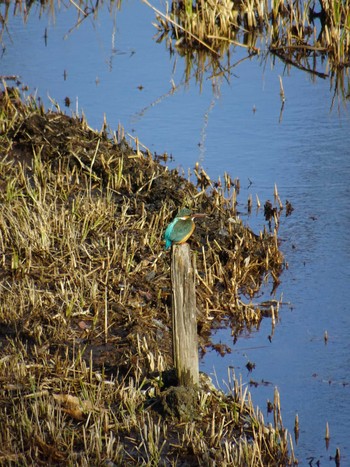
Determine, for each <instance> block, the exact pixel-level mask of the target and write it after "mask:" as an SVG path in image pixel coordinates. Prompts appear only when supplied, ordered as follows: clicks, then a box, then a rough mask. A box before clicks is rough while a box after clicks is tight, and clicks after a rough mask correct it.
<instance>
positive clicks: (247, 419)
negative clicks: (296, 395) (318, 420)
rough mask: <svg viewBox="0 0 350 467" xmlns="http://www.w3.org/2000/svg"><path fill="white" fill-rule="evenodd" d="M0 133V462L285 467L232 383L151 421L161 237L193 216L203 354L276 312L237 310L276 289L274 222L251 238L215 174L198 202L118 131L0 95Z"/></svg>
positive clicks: (163, 302) (277, 446) (160, 383)
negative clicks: (263, 290) (218, 335)
mask: <svg viewBox="0 0 350 467" xmlns="http://www.w3.org/2000/svg"><path fill="white" fill-rule="evenodd" d="M0 129H1V134H2V138H1V140H0V145H1V148H0V150H1V154H2V155H3V157H2V159H1V162H0V187H1V191H0V251H1V256H0V287H1V295H0V323H1V324H0V388H1V389H0V427H1V428H0V446H1V448H0V462H1V463H2V464H4V465H11V463H12V464H21V465H34V464H35V465H40V464H45V465H47V463H51V464H54V465H106V463H107V462H109V461H111V462H114V463H115V464H116V465H176V464H177V463H178V462H180V461H181V460H184V459H186V460H188V461H189V462H191V465H214V463H215V462H216V465H217V464H218V463H220V465H246V464H247V465H248V464H249V465H269V464H271V465H275V464H276V462H281V463H286V462H289V461H290V456H291V455H292V452H291V453H290V452H288V446H291V445H290V444H289V439H288V437H287V435H286V432H285V430H284V429H283V427H282V425H281V421H280V420H279V419H278V417H276V418H275V426H274V427H273V428H272V427H270V428H267V427H266V426H265V424H264V422H263V418H262V415H261V413H259V412H256V411H255V410H254V408H253V405H252V403H251V401H250V398H249V393H248V392H247V391H243V387H242V384H241V383H239V382H238V381H237V380H236V379H234V378H233V380H232V388H231V390H230V391H229V394H228V395H224V394H223V393H221V392H218V391H215V390H212V389H210V390H209V389H208V388H207V387H206V386H205V385H203V387H202V389H201V390H200V391H199V392H198V393H195V394H194V396H193V397H194V398H195V401H196V402H195V406H196V415H195V416H194V417H193V416H191V417H186V416H183V414H182V415H181V413H175V414H172V413H170V416H169V413H168V412H169V408H167V409H166V410H167V414H168V416H165V414H164V410H165V409H164V404H165V402H164V400H165V399H166V397H168V396H167V391H169V390H170V389H171V388H170V389H168V387H169V382H167V380H166V374H167V372H169V371H170V370H171V368H172V356H171V332H170V328H171V319H170V311H169V304H170V289H169V287H170V273H169V264H170V258H169V254H168V253H165V252H164V250H163V248H164V245H163V242H162V235H163V231H164V227H165V225H166V224H167V223H168V222H169V220H170V219H171V218H172V216H173V213H174V211H176V210H177V208H178V207H179V206H184V205H187V206H190V207H192V208H194V209H197V210H200V211H203V212H206V213H207V214H208V218H207V219H206V221H205V222H203V223H202V224H201V225H200V226H198V228H197V230H196V234H195V235H194V237H193V239H192V240H191V244H192V247H193V251H194V252H195V254H196V255H197V267H198V275H197V277H198V284H197V303H198V332H199V335H200V342H201V348H202V350H203V351H205V349H206V347H208V346H211V342H210V330H211V326H212V325H213V323H220V322H221V321H222V320H223V319H226V320H227V322H228V323H230V325H231V326H232V328H233V330H234V331H233V332H234V333H235V334H237V335H238V334H239V332H240V330H241V329H245V328H246V327H247V326H248V327H250V326H257V325H259V323H260V321H261V319H262V317H263V315H264V314H265V315H266V314H267V315H270V316H271V314H272V316H273V317H274V316H275V314H276V313H277V312H278V303H276V304H275V305H276V306H275V307H274V306H273V307H272V308H273V309H271V304H268V307H267V308H266V307H264V306H263V304H262V305H261V306H256V305H254V304H253V303H252V302H249V300H248V304H247V303H245V302H246V298H244V297H243V295H242V294H244V296H245V297H248V298H249V297H250V298H251V299H252V298H253V297H254V294H255V293H256V292H257V291H258V290H259V287H260V285H261V284H262V282H263V281H267V280H268V278H270V279H271V280H272V282H274V283H275V285H277V284H278V281H279V279H278V277H279V274H280V272H281V270H282V267H283V257H282V255H281V253H280V252H279V249H278V240H277V228H278V218H279V215H280V213H281V211H280V210H279V209H276V210H275V211H273V215H272V218H271V221H272V223H273V225H275V229H274V232H273V233H272V234H271V233H268V232H263V233H260V234H259V235H255V234H254V233H253V232H251V231H250V230H249V228H247V227H245V226H244V225H243V224H242V222H241V221H240V220H239V219H238V218H237V216H236V196H237V190H238V182H237V181H235V184H234V185H233V182H232V181H231V179H230V177H229V176H228V175H225V184H224V185H225V186H224V187H222V188H219V187H216V188H215V186H214V184H213V182H212V181H211V180H210V179H209V177H208V176H207V175H206V174H205V172H204V171H200V170H198V171H197V172H196V175H197V179H198V184H199V186H200V188H201V187H202V189H200V190H198V188H196V187H195V186H194V185H193V184H191V183H190V182H188V181H186V180H185V179H183V178H182V177H179V175H178V174H177V173H176V172H169V170H168V169H167V168H166V167H163V166H161V165H160V164H159V163H157V162H156V161H155V160H154V159H153V158H152V157H151V155H150V154H149V153H148V152H147V151H145V152H141V151H140V149H139V147H138V144H137V145H136V149H132V148H131V146H130V145H129V144H128V143H127V141H126V140H125V138H124V136H123V134H122V131H120V132H119V134H118V135H116V134H113V135H112V137H107V135H106V132H105V128H103V129H102V130H101V132H96V131H93V130H91V129H90V128H89V127H88V125H87V123H86V122H85V121H81V120H79V119H77V118H71V117H68V116H65V115H63V114H62V113H61V112H60V111H59V110H58V111H57V112H45V111H44V109H43V108H41V107H40V106H38V105H37V103H36V102H35V101H34V100H33V99H28V101H26V102H23V101H22V99H21V97H20V94H19V92H18V91H17V90H16V89H7V88H6V86H5V88H4V92H3V93H2V94H1V96H0ZM208 185H209V186H208ZM205 187H206V189H204V188H205ZM225 193H226V195H225ZM273 217H274V219H273ZM263 310H265V311H263ZM169 397H170V396H169ZM276 410H277V406H276Z"/></svg>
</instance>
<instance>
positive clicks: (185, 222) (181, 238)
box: [164, 208, 206, 250]
mask: <svg viewBox="0 0 350 467" xmlns="http://www.w3.org/2000/svg"><path fill="white" fill-rule="evenodd" d="M205 216H206V214H200V213H192V211H191V210H190V209H187V208H183V209H181V210H180V211H179V212H178V214H177V215H176V217H175V219H174V220H173V221H172V222H171V223H170V224H169V225H168V227H167V228H166V230H165V233H164V240H165V249H166V250H168V249H169V248H170V247H171V245H172V244H173V243H177V244H180V243H185V242H186V241H187V240H188V239H189V238H190V236H191V235H192V233H193V231H194V229H195V223H194V221H193V219H195V218H196V217H205Z"/></svg>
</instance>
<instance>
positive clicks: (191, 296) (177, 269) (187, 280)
mask: <svg viewBox="0 0 350 467" xmlns="http://www.w3.org/2000/svg"><path fill="white" fill-rule="evenodd" d="M195 273H196V264H195V259H194V258H193V257H192V258H191V251H190V247H189V245H188V244H187V243H184V244H182V245H173V247H172V262H171V284H172V295H173V300H172V322H173V356H174V365H175V370H176V373H177V377H178V380H179V383H180V385H182V386H186V387H190V386H193V385H198V383H199V362H198V336H197V316H196V290H195Z"/></svg>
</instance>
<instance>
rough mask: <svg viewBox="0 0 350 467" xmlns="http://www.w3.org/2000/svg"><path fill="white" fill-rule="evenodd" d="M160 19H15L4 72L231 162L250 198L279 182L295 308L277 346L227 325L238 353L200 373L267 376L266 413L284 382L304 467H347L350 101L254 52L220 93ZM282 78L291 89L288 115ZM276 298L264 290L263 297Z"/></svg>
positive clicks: (260, 334)
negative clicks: (168, 42)
mask: <svg viewBox="0 0 350 467" xmlns="http://www.w3.org/2000/svg"><path fill="white" fill-rule="evenodd" d="M152 21H154V15H153V12H152V11H151V10H150V9H149V8H147V7H146V6H145V5H143V4H142V3H139V2H135V1H130V2H127V3H123V7H122V10H121V11H120V12H117V13H116V15H115V14H114V13H112V14H110V13H109V12H108V11H107V10H106V9H102V10H101V11H100V12H99V15H98V19H97V21H96V22H92V21H91V20H90V19H87V20H85V21H84V22H83V23H82V24H81V26H80V27H79V28H78V29H77V30H75V31H74V32H72V33H71V34H70V35H68V38H66V39H65V40H64V39H63V38H64V36H65V35H66V33H67V32H68V31H69V29H70V28H71V27H72V26H73V25H74V23H75V12H74V9H73V8H71V9H70V10H69V11H67V12H63V13H59V12H57V14H56V22H55V24H53V22H52V20H51V19H49V18H48V17H47V16H46V15H43V18H42V19H41V20H38V15H37V14H35V12H32V13H31V14H30V15H29V18H28V21H27V24H26V26H25V27H23V24H22V21H21V20H20V19H19V18H11V21H10V23H9V31H10V33H11V37H12V42H11V41H10V40H9V38H8V37H4V39H3V42H4V43H5V45H6V49H5V51H4V53H3V55H2V57H1V61H0V64H1V74H3V75H6V74H18V75H20V76H21V79H22V81H23V82H25V83H27V84H28V85H29V86H30V91H33V89H37V94H38V95H39V96H41V97H42V98H43V99H44V101H45V102H46V104H47V105H50V101H49V98H48V96H50V97H52V98H53V99H55V100H56V101H57V102H58V103H59V105H60V106H61V107H62V108H63V107H64V98H65V97H66V96H69V97H70V99H71V101H72V103H73V105H72V107H73V110H74V111H78V112H79V113H81V112H82V111H84V113H85V115H86V116H87V119H88V122H89V124H90V126H92V127H94V128H100V127H101V125H102V122H103V117H104V114H105V115H106V117H107V121H108V123H109V125H110V126H111V128H112V129H116V128H117V126H118V123H119V122H120V123H121V124H122V125H123V126H124V127H125V129H126V131H127V132H129V133H130V134H134V135H136V136H138V137H139V138H140V140H141V141H142V142H143V143H144V144H145V145H146V146H147V147H149V148H150V149H151V150H152V151H157V152H158V153H162V152H165V151H166V152H168V153H169V154H172V155H173V156H174V158H175V161H174V162H172V163H171V164H172V166H180V167H183V168H184V170H186V171H187V168H188V167H193V165H194V164H195V162H196V161H200V163H201V164H202V165H203V167H204V168H205V170H206V171H207V172H208V173H209V174H210V176H211V177H212V178H213V179H215V178H217V177H218V176H219V175H222V174H223V173H224V171H227V172H229V173H230V174H231V176H232V177H233V178H235V177H238V178H239V179H240V180H241V186H242V189H241V194H240V197H239V202H240V203H241V205H242V206H244V205H245V204H246V201H247V198H248V195H249V194H252V195H253V199H254V200H255V195H256V194H257V195H258V196H259V198H260V200H261V202H262V203H263V202H265V201H266V200H267V199H271V200H272V199H273V188H274V184H275V183H277V186H278V190H279V195H280V197H281V199H282V201H285V200H286V199H288V200H289V201H291V202H292V204H293V207H294V208H295V210H294V212H293V214H292V216H291V217H288V218H284V217H283V218H282V222H281V226H280V231H279V235H280V238H281V239H282V244H281V248H282V250H283V252H284V254H285V257H286V261H287V262H288V264H289V268H288V269H287V270H286V271H285V272H284V273H283V275H282V277H281V279H282V283H281V285H280V287H279V289H278V290H277V298H278V297H279V296H280V294H283V300H284V302H287V303H288V304H287V305H284V306H283V307H282V308H281V310H280V313H279V321H278V323H277V324H276V327H275V329H274V334H273V336H272V340H271V342H270V341H269V339H268V336H269V335H271V334H272V327H271V321H270V320H269V319H265V320H263V322H262V324H261V326H260V329H259V330H258V331H256V332H253V333H251V334H250V335H248V336H245V337H244V338H243V337H242V338H241V339H239V340H238V342H237V343H236V344H235V345H233V342H232V337H231V336H230V332H229V331H228V330H220V331H218V332H217V333H216V335H215V336H214V340H216V341H217V342H219V341H221V342H224V343H227V344H228V345H230V346H232V353H231V354H229V355H227V356H226V357H224V358H222V357H219V356H218V355H216V354H214V353H210V354H209V355H207V356H206V358H205V359H204V361H203V362H201V369H203V370H204V371H206V372H208V373H212V372H213V371H214V368H215V374H216V377H217V379H218V382H219V384H220V385H221V386H222V387H224V384H223V383H222V381H223V380H226V381H227V371H228V368H229V367H234V370H235V372H236V374H237V375H239V374H242V377H243V381H244V382H245V384H248V383H249V381H250V380H254V381H255V382H257V383H260V384H259V385H258V387H256V388H255V387H252V388H251V392H252V396H253V401H254V402H255V404H257V405H258V406H259V407H260V408H261V409H262V410H263V411H265V410H266V401H267V400H268V399H269V400H273V392H274V387H275V386H277V387H278V389H279V391H280V395H281V404H282V416H283V420H284V424H285V426H286V427H287V428H288V430H289V431H290V432H293V427H294V419H295V415H296V413H297V414H298V416H299V421H300V436H299V440H298V444H297V446H296V456H297V457H298V458H299V462H300V464H302V465H305V464H307V463H308V458H310V457H314V462H316V461H317V460H320V462H321V465H334V461H333V460H330V456H334V454H335V450H336V447H339V448H340V451H341V458H342V461H341V465H349V464H350V453H349V439H350V421H349V414H350V375H349V370H350V340H349V329H350V314H349V312H348V287H349V283H350V281H349V279H350V269H349V267H348V264H349V259H350V242H349V231H350V214H349V212H350V211H349V207H348V203H349V195H350V188H349V185H348V180H349V175H350V158H349V155H350V154H349V153H350V149H349V143H348V135H349V127H350V119H349V115H348V111H347V109H346V108H345V107H343V105H342V104H341V105H340V106H339V108H338V105H337V103H336V106H335V108H334V109H333V110H330V108H331V101H332V94H331V92H330V89H329V82H328V81H324V80H322V79H316V80H313V79H311V77H310V76H309V75H306V74H305V73H303V72H301V71H298V70H296V69H290V70H286V69H285V68H284V65H283V64H282V63H280V62H279V61H278V60H277V61H276V63H275V65H274V66H272V65H271V61H270V60H269V59H267V61H266V62H264V61H263V58H255V59H252V60H249V61H245V62H243V63H242V64H241V65H240V66H239V67H237V68H235V69H234V73H235V76H232V77H231V79H230V82H229V83H227V82H226V81H225V80H222V82H221V85H220V86H219V92H216V93H213V88H212V85H211V81H210V80H207V79H205V80H204V82H203V88H202V92H200V90H199V88H198V86H197V85H196V83H195V82H194V80H192V81H191V82H190V83H189V84H188V86H185V85H184V84H183V81H184V64H183V61H182V59H181V58H177V59H175V58H173V59H172V60H170V59H169V58H168V53H167V52H166V50H165V46H164V45H163V44H156V43H155V42H154V41H152V40H151V37H152V36H153V34H154V33H155V29H154V28H153V26H152V25H151V22H152ZM47 26H48V35H47V36H48V39H47V45H45V40H44V33H45V28H46V27H47ZM244 53H245V52H244V51H243V52H239V53H238V55H237V60H238V59H239V58H240V57H241V56H243V55H244ZM175 60H176V61H175ZM174 64H175V65H176V66H174ZM65 73H66V79H65V78H64V75H65ZM279 75H281V76H282V77H283V85H284V90H285V95H286V99H287V100H286V103H285V107H284V110H283V113H282V119H281V121H280V109H281V101H280V95H279V78H278V76H279ZM171 80H173V82H174V83H175V85H176V86H177V87H176V90H175V92H174V93H170V91H171V89H172V84H171ZM219 84H220V83H219ZM140 86H141V87H142V89H140ZM254 108H255V109H256V111H255V112H254V111H253V109H254ZM68 112H69V110H68ZM199 143H201V144H199ZM244 221H245V222H247V223H249V224H250V225H251V226H252V227H253V229H254V230H256V231H258V230H259V229H261V228H262V227H263V225H264V219H263V217H262V215H261V214H260V215H258V216H256V215H255V213H254V214H252V215H251V216H250V217H249V218H247V217H244ZM268 298H270V297H269V291H267V290H264V295H263V296H261V297H259V300H263V299H268ZM257 300H258V299H257ZM325 331H327V333H328V336H329V338H328V342H327V344H326V343H325V341H324V333H325ZM248 361H251V362H254V363H255V369H254V370H253V371H252V373H248V371H247V369H246V367H245V365H246V363H247V362H248ZM262 381H264V382H268V383H269V384H262ZM269 417H270V416H268V415H266V419H267V420H268V421H271V420H270V418H269ZM327 421H328V423H329V427H330V435H331V440H330V445H329V449H328V450H326V446H325V441H324V435H325V428H326V422H327Z"/></svg>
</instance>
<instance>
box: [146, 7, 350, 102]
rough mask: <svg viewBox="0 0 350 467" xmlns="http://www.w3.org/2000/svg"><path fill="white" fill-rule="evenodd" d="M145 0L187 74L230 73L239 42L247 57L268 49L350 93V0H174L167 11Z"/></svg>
mask: <svg viewBox="0 0 350 467" xmlns="http://www.w3.org/2000/svg"><path fill="white" fill-rule="evenodd" d="M143 1H144V2H145V3H146V4H147V5H148V6H150V7H151V8H152V9H153V10H155V13H156V18H157V22H156V23H155V26H156V28H157V30H158V35H157V40H158V41H163V40H166V43H167V47H168V48H169V50H170V51H171V52H172V51H173V50H174V49H176V50H177V51H178V53H179V54H180V55H182V56H184V57H185V59H186V70H187V73H186V78H187V79H189V78H190V76H191V74H190V71H192V70H195V73H194V74H195V76H196V78H197V80H198V81H200V82H201V81H202V79H203V76H204V72H207V73H208V72H209V73H211V75H212V77H217V76H221V75H224V76H226V77H229V76H230V73H231V71H232V68H233V67H235V66H237V64H238V63H239V62H238V63H232V56H233V53H232V52H233V51H234V49H235V48H237V47H241V48H242V47H243V48H246V49H247V52H248V54H247V57H246V58H248V59H249V58H250V57H251V56H252V55H256V54H261V55H263V56H265V55H266V54H267V52H268V53H269V54H273V55H277V56H278V57H279V58H280V59H281V60H283V61H284V62H285V63H286V64H287V65H288V66H295V67H297V68H299V69H301V70H303V71H305V72H307V73H310V74H311V75H312V76H315V77H316V76H318V77H322V78H326V77H328V76H330V77H331V80H332V84H333V89H334V92H335V95H337V96H340V97H341V98H342V99H343V100H344V101H345V100H346V99H347V98H348V97H349V83H348V81H349V77H348V69H349V66H350V2H349V0H345V1H342V0H330V1H328V0H326V1H321V0H320V3H319V6H318V8H317V7H315V4H314V3H312V2H310V1H309V0H304V1H296V2H291V1H288V0H276V1H273V2H271V3H270V2H267V1H266V0H238V1H232V0H225V1H222V0H210V1H205V2H204V1H202V0H196V1H195V2H192V1H191V0H189V1H177V0H174V1H173V2H172V4H171V10H169V11H165V12H161V11H159V10H157V9H155V8H154V6H153V5H152V4H151V3H150V2H148V0H143ZM325 62H326V66H325Z"/></svg>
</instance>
